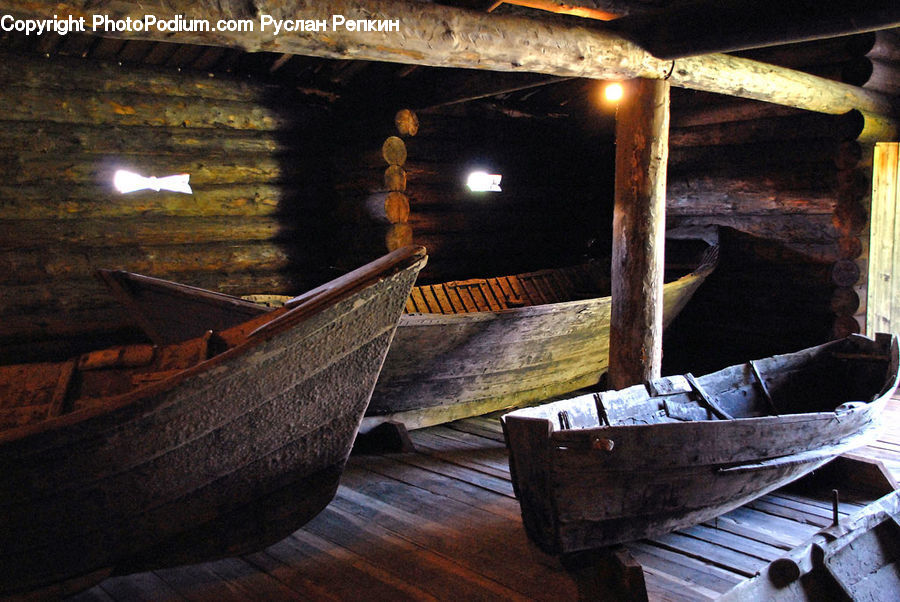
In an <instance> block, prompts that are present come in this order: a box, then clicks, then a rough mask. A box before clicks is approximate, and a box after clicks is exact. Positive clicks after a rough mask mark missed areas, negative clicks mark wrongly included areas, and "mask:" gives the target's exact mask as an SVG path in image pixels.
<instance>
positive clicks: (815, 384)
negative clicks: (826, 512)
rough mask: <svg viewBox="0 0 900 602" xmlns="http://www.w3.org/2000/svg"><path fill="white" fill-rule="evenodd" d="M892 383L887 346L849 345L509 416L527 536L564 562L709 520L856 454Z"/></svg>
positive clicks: (893, 347) (882, 341) (893, 366)
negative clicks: (853, 451) (573, 555)
mask: <svg viewBox="0 0 900 602" xmlns="http://www.w3.org/2000/svg"><path fill="white" fill-rule="evenodd" d="M897 378H898V358H897V338H896V337H895V336H891V335H878V336H877V337H876V340H874V341H873V340H871V339H868V338H866V337H862V336H859V335H853V336H851V337H849V338H846V339H841V340H838V341H832V342H830V343H827V344H825V345H821V346H818V347H812V348H810V349H806V350H803V351H799V352H797V353H792V354H788V355H779V356H774V357H771V358H767V359H763V360H758V361H755V362H749V363H747V364H742V365H737V366H731V367H729V368H725V369H724V370H720V371H718V372H714V373H711V374H708V375H706V376H702V377H699V378H694V377H693V376H691V375H690V374H687V375H684V376H672V377H665V378H661V379H658V380H654V381H652V382H650V383H649V384H648V385H647V386H644V385H636V386H633V387H629V388H626V389H623V390H621V391H607V392H604V393H598V394H592V395H582V396H578V397H573V398H570V399H566V400H562V401H557V402H553V403H548V404H544V405H541V406H536V407H532V408H524V409H521V410H517V411H515V412H512V413H509V414H506V415H505V416H503V417H502V418H501V421H502V424H503V431H504V434H505V437H506V443H507V447H508V448H509V465H510V472H511V478H512V482H513V486H514V489H515V492H516V496H517V497H518V499H519V503H520V506H521V509H522V519H523V522H524V524H525V529H526V531H527V533H528V535H529V537H530V538H531V539H532V540H533V541H534V542H535V543H537V544H538V545H539V546H540V547H541V548H542V549H544V550H545V551H547V552H551V553H568V552H575V551H578V550H587V549H592V548H599V547H603V546H609V545H612V544H616V543H620V542H625V541H631V540H636V539H641V538H644V537H651V536H654V535H659V534H662V533H666V532H669V531H672V530H675V529H679V528H682V527H687V526H690V525H693V524H696V523H699V522H702V521H705V520H708V519H710V518H713V517H715V516H718V515H719V514H722V513H724V512H727V511H729V510H731V509H733V508H736V507H738V506H740V505H742V504H745V503H746V502H748V501H750V500H752V499H755V498H757V497H759V496H761V495H764V494H765V493H768V492H769V491H771V490H773V489H776V488H778V487H780V486H782V485H784V484H786V483H788V482H790V481H792V480H794V479H797V478H799V477H801V476H803V475H804V474H806V473H808V472H810V471H812V470H814V469H816V468H817V467H819V466H821V465H822V464H824V463H826V462H828V461H829V460H831V459H833V458H834V457H835V456H836V455H838V454H840V453H843V452H844V451H847V450H848V449H851V448H853V447H857V446H859V445H862V444H864V443H865V441H866V439H867V438H868V437H870V436H874V434H875V433H876V430H877V427H878V424H879V418H880V415H881V411H882V409H883V407H884V405H885V403H886V402H887V399H888V398H889V397H890V395H891V393H892V392H893V390H894V388H895V387H896V386H897Z"/></svg>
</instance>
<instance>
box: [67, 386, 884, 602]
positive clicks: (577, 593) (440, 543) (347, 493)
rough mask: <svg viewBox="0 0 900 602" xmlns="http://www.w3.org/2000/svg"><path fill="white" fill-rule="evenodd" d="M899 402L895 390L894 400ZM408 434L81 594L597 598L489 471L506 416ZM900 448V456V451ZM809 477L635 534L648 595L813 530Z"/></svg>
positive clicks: (729, 579) (845, 506)
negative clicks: (271, 514)
mask: <svg viewBox="0 0 900 602" xmlns="http://www.w3.org/2000/svg"><path fill="white" fill-rule="evenodd" d="M898 410H900V400H897V399H895V400H892V402H891V405H890V406H889V412H896V411H898ZM886 432H887V434H886V435H883V436H882V438H881V445H882V447H884V446H888V447H890V446H891V445H895V446H896V445H898V444H900V433H897V432H890V430H888V431H886ZM411 436H412V438H413V441H414V442H415V444H416V447H417V451H416V452H415V453H407V454H386V455H366V456H362V455H354V456H351V458H350V462H349V464H348V467H347V470H346V472H345V475H346V479H345V480H344V481H343V482H342V485H341V487H340V488H339V489H338V493H337V496H336V499H335V502H334V503H333V504H332V505H330V506H329V507H328V508H327V509H326V511H325V512H324V513H323V514H321V515H320V516H319V517H317V518H316V519H313V521H311V522H310V523H309V524H308V525H307V526H306V527H304V528H303V529H300V530H299V531H297V532H296V533H294V534H293V535H292V536H290V537H288V538H286V539H284V540H282V541H281V542H279V543H277V544H275V545H273V546H271V547H269V548H267V549H266V550H265V551H264V552H260V553H257V554H250V555H246V556H242V557H240V558H233V559H229V560H226V561H220V562H214V563H207V564H201V565H193V566H189V567H180V568H175V569H168V570H165V571H156V572H148V573H138V574H134V575H130V576H124V577H116V578H112V579H107V580H106V581H104V582H103V583H101V584H100V585H99V586H96V587H94V588H92V589H91V590H88V591H86V592H84V593H83V594H81V595H80V596H77V597H75V598H74V599H75V600H79V601H81V602H87V601H100V600H103V601H106V602H109V601H111V600H122V601H124V600H135V599H168V600H172V599H223V600H236V599H241V598H243V599H246V598H248V597H251V598H256V599H263V598H265V599H272V600H294V599H304V600H352V599H359V597H360V596H363V595H364V596H366V597H367V598H369V599H398V598H416V599H453V598H454V597H458V596H460V595H465V596H467V597H469V596H473V597H476V598H478V597H480V598H483V599H486V598H491V599H497V598H504V599H511V600H524V599H534V600H577V599H591V598H593V599H598V598H597V596H596V595H594V591H593V590H591V589H589V588H590V584H589V583H588V582H587V581H589V580H585V578H584V577H585V570H584V569H583V568H582V569H580V570H577V571H576V570H571V571H570V570H569V569H568V568H567V566H568V565H564V564H563V563H562V562H561V561H560V560H559V559H557V558H554V557H551V556H547V555H545V554H543V553H542V552H540V551H538V550H537V549H536V548H535V547H533V546H531V545H530V544H528V543H527V540H526V538H525V533H524V529H523V528H522V524H521V520H520V518H519V515H518V510H517V507H518V502H517V501H516V500H515V498H514V496H513V493H512V488H511V486H510V483H509V480H508V477H500V476H494V475H493V474H488V473H492V472H494V471H496V470H497V467H499V466H502V465H503V464H504V463H505V462H506V450H505V449H504V447H503V445H502V442H501V440H500V439H501V436H500V435H499V424H498V422H497V420H496V416H494V417H487V418H477V419H468V420H464V421H460V422H456V423H453V424H451V425H448V426H446V427H435V428H429V429H423V430H420V431H416V432H413V433H411ZM867 453H868V448H863V449H860V450H857V451H856V454H858V455H866V454H867ZM890 453H892V454H893V457H894V458H896V459H897V460H898V461H900V451H893V452H890ZM492 467H493V468H492ZM896 476H900V472H898V473H896ZM839 486H840V488H841V490H842V494H841V499H842V500H845V501H844V502H842V503H841V505H840V511H841V516H847V515H848V514H850V513H853V512H854V511H855V510H856V509H858V508H860V507H861V506H860V504H862V503H867V502H871V501H874V500H875V499H876V498H877V497H878V495H877V494H872V495H869V496H868V497H860V498H858V499H854V501H853V502H852V503H851V502H850V501H848V500H850V499H851V497H853V496H851V495H850V490H851V489H852V486H853V483H852V482H842V483H840V484H839ZM811 487H812V486H811V485H809V484H805V483H803V482H801V483H800V484H799V486H795V487H793V488H791V489H790V490H779V491H777V492H774V493H772V494H770V495H767V496H765V497H764V498H762V500H761V501H760V503H763V504H765V505H766V506H765V507H759V508H757V509H752V508H741V509H738V510H736V511H734V512H731V513H729V514H726V515H725V516H722V517H719V518H718V519H716V520H713V521H709V522H708V523H705V524H703V525H699V526H697V527H692V528H690V529H685V530H682V531H680V532H678V533H677V534H674V535H668V536H664V537H661V538H658V539H657V540H649V541H643V542H638V543H634V544H629V545H628V546H626V549H627V551H628V552H629V553H630V554H631V556H632V557H633V558H635V559H637V560H638V561H639V562H640V563H641V565H642V566H643V571H644V578H645V580H646V584H647V592H648V598H649V599H650V600H711V599H716V598H718V597H720V596H722V595H724V594H725V593H726V592H727V591H728V590H730V589H731V588H732V587H734V586H735V585H736V584H740V583H744V582H745V581H747V579H748V578H747V577H746V574H747V573H748V572H752V571H753V570H754V569H753V567H754V566H755V567H758V569H762V568H763V567H765V565H766V564H767V563H768V562H770V561H771V560H773V559H774V558H777V557H780V556H782V555H784V554H786V553H788V552H789V551H790V550H791V549H792V548H793V547H794V546H795V545H798V544H800V543H802V542H803V541H804V537H805V534H812V533H814V532H815V531H817V529H818V527H817V526H815V525H811V524H809V523H807V522H804V521H805V519H803V518H802V516H819V515H821V514H822V510H823V509H828V508H830V505H831V501H830V490H826V489H828V487H824V488H822V487H817V488H815V489H813V488H811ZM779 507H780V508H782V509H778V508H779ZM785 508H788V509H793V510H799V511H800V515H791V513H790V512H786V511H785V510H784V509H785ZM773 512H774V513H773ZM785 514H788V516H785Z"/></svg>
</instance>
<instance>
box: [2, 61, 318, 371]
mask: <svg viewBox="0 0 900 602" xmlns="http://www.w3.org/2000/svg"><path fill="white" fill-rule="evenodd" d="M0 83H2V87H0V90H2V91H0V116H2V118H0V119H2V125H0V176H2V177H0V361H14V360H15V361H18V360H22V359H35V358H38V357H55V356H66V355H70V354H71V353H72V352H73V351H77V350H80V348H83V347H86V346H88V347H89V346H96V345H101V344H107V343H108V342H110V341H116V340H119V339H121V338H128V337H130V336H131V331H130V329H129V325H130V321H129V320H128V317H127V316H126V315H125V314H124V313H123V311H122V310H121V309H120V308H119V307H118V306H116V305H115V304H114V302H113V300H112V298H111V297H109V296H108V295H107V294H106V292H105V290H104V288H103V287H102V285H100V284H99V282H98V281H97V280H95V278H94V275H93V273H94V270H95V269H97V268H122V269H126V270H130V271H137V272H142V273H146V274H151V275H154V276H159V277H163V278H170V279H175V280H179V281H182V282H186V283H190V284H194V285H198V286H203V287H206V288H211V289H215V290H220V291H224V292H228V293H233V294H245V293H251V292H260V291H265V292H283V293H289V292H292V291H296V290H299V289H302V288H304V287H306V286H308V285H309V284H312V283H313V282H315V281H317V280H321V279H322V278H323V277H324V276H325V274H324V273H323V272H322V270H321V267H320V266H322V265H324V260H323V258H322V257H323V254H324V252H325V251H324V243H323V241H327V240H328V238H329V237H328V236H327V232H326V231H325V230H326V229H325V228H324V226H323V215H325V214H327V212H328V209H329V206H328V205H329V202H330V200H331V197H332V196H333V193H332V184H331V181H330V179H331V174H330V171H329V170H328V169H327V164H326V163H327V162H325V161H323V160H322V157H323V155H325V156H327V154H326V153H325V152H323V151H325V148H324V147H325V146H327V140H328V138H327V136H324V135H323V131H324V130H325V129H326V128H327V127H328V125H327V124H328V110H327V108H326V107H323V106H320V105H318V104H316V102H314V101H312V100H309V99H307V98H304V97H300V96H297V95H296V94H292V93H289V92H287V91H285V90H284V89H282V88H279V87H277V86H273V85H268V84H265V83H261V82H251V81H247V80H246V79H244V80H236V79H229V78H227V77H221V76H217V77H213V76H212V75H210V74H207V73H187V72H184V73H178V72H177V71H174V70H157V69H155V68H150V67H141V66H136V65H130V66H128V67H122V66H120V65H118V64H115V63H101V62H98V61H94V60H81V59H77V58H66V57H61V56H56V57H53V58H52V59H46V58H44V57H40V56H36V55H13V54H5V55H3V56H2V57H0ZM323 141H324V142H323ZM119 168H124V169H130V170H132V171H135V172H137V173H140V174H142V175H148V176H149V175H156V176H164V175H170V174H176V173H189V174H190V175H191V180H190V182H191V186H192V187H193V191H194V192H193V194H190V195H187V194H177V193H167V192H136V193H131V194H127V195H121V194H118V193H117V192H116V191H115V190H114V189H113V187H112V175H113V173H114V171H115V170H116V169H119Z"/></svg>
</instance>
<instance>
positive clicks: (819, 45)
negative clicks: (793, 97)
mask: <svg viewBox="0 0 900 602" xmlns="http://www.w3.org/2000/svg"><path fill="white" fill-rule="evenodd" d="M877 33H880V32H868V33H861V34H856V35H848V36H841V37H835V38H825V39H820V40H814V41H809V42H799V43H795V44H783V45H778V46H769V47H767V48H756V49H753V50H743V51H740V52H736V53H735V54H737V55H738V56H741V57H744V58H748V59H751V60H754V61H760V62H762V63H771V64H773V65H779V66H781V67H790V68H793V69H801V70H802V69H803V67H807V66H810V65H826V64H836V63H843V62H846V61H849V60H851V59H856V58H859V57H862V56H865V55H866V54H867V53H868V52H870V51H871V49H872V47H873V45H874V44H875V41H876V35H877Z"/></svg>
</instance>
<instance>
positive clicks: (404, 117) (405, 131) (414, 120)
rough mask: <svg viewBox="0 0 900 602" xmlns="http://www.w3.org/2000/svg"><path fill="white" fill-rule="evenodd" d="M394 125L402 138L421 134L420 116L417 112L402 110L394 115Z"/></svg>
mask: <svg viewBox="0 0 900 602" xmlns="http://www.w3.org/2000/svg"><path fill="white" fill-rule="evenodd" d="M394 125H396V126H397V132H398V133H399V134H400V135H401V136H415V135H416V134H418V133H419V116H418V115H416V113H415V111H411V110H409V109H400V110H399V111H397V114H396V115H394Z"/></svg>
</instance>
